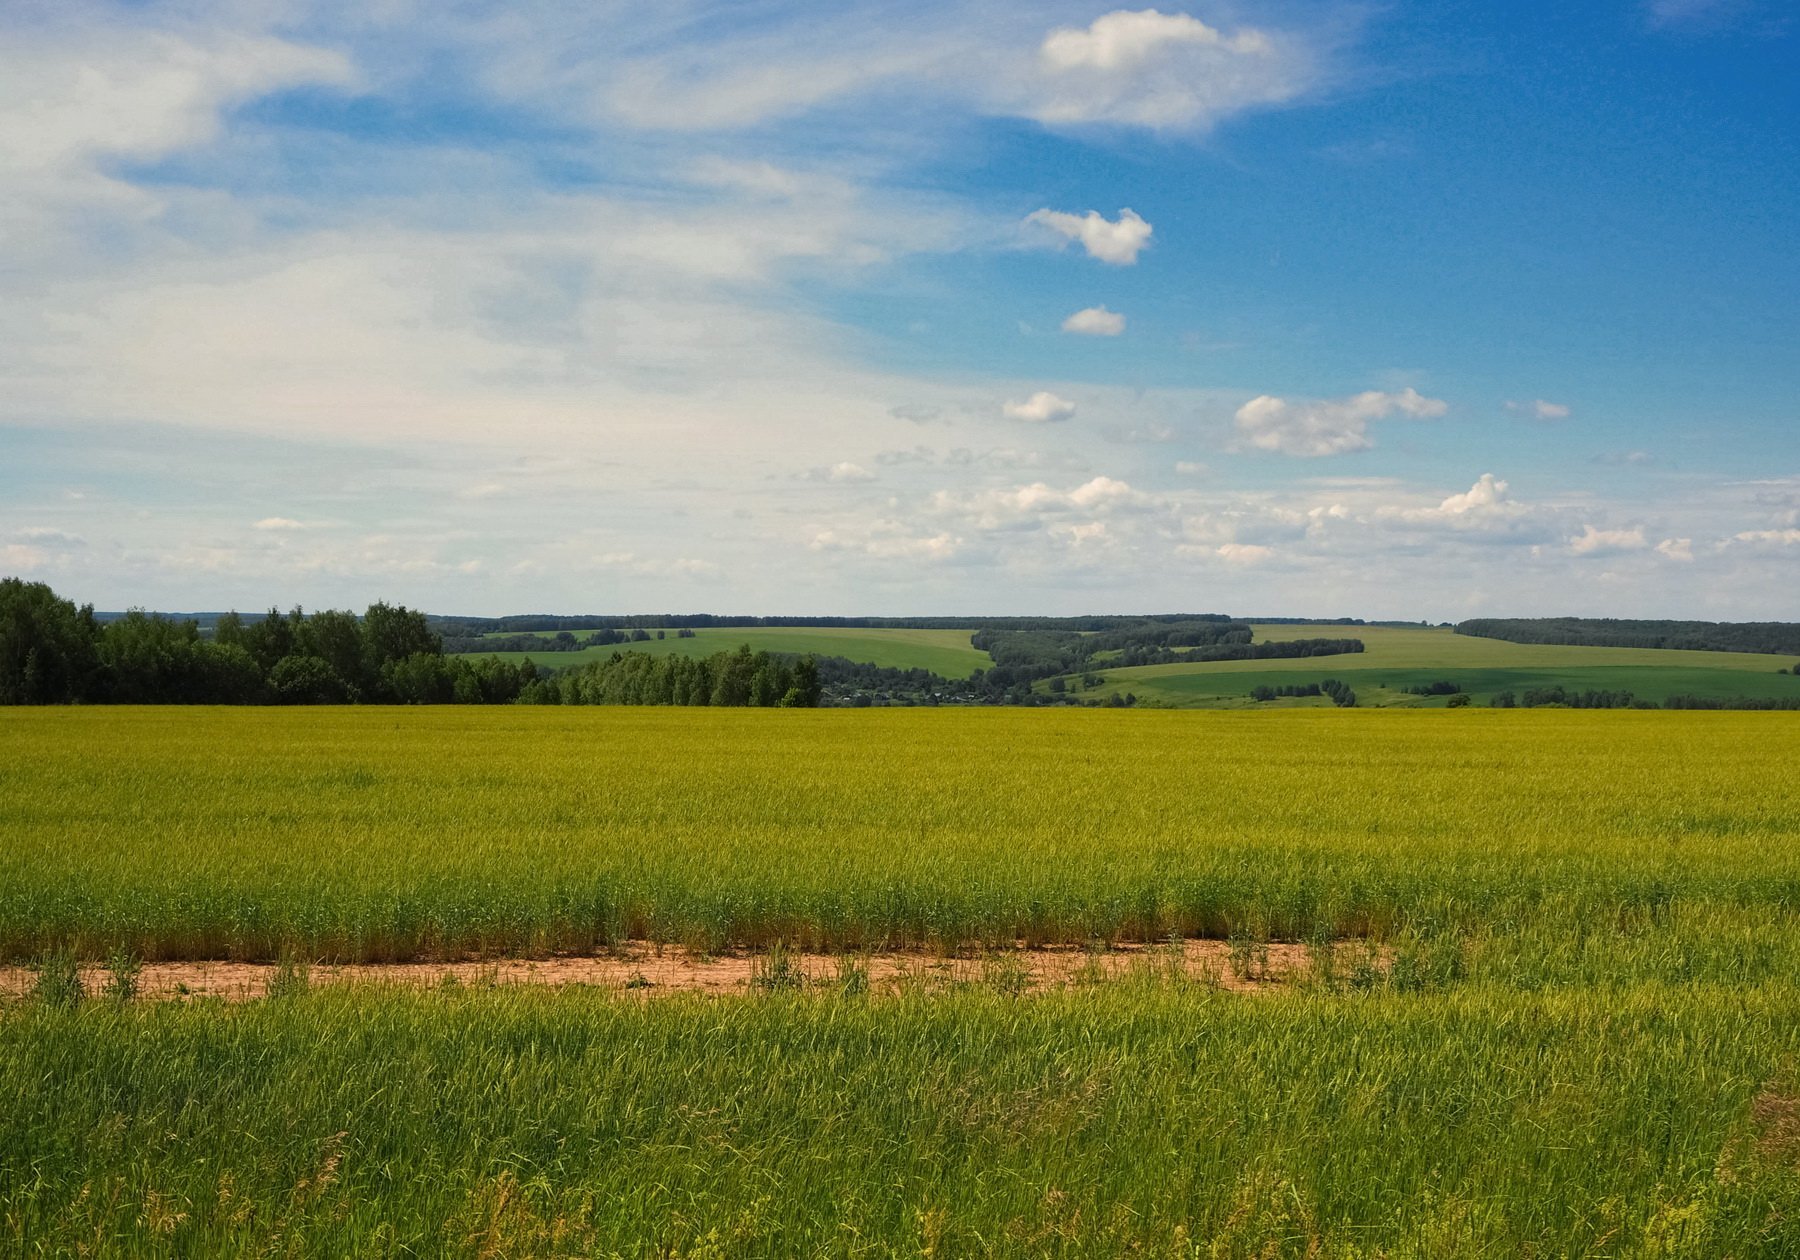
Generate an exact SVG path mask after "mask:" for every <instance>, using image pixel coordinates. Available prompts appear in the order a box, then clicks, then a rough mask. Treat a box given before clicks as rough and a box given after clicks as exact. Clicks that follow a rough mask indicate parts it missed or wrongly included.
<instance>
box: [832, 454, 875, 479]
mask: <svg viewBox="0 0 1800 1260" xmlns="http://www.w3.org/2000/svg"><path fill="white" fill-rule="evenodd" d="M820 471H821V473H822V476H821V478H820V479H821V480H824V481H835V482H840V483H844V484H849V483H853V482H859V481H873V480H875V474H874V473H872V472H870V471H869V470H868V469H866V468H864V467H863V466H862V465H861V464H853V463H851V462H850V461H849V460H844V461H842V462H840V463H836V464H833V465H832V466H831V467H829V468H826V469H822V470H820Z"/></svg>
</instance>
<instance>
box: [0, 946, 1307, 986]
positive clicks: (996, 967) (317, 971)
mask: <svg viewBox="0 0 1800 1260" xmlns="http://www.w3.org/2000/svg"><path fill="white" fill-rule="evenodd" d="M787 964H788V966H789V967H790V968H791V969H793V970H792V971H791V972H790V973H789V975H790V976H791V975H793V974H794V973H795V972H797V973H798V975H799V976H800V977H802V978H803V979H802V983H803V984H804V985H806V986H815V987H824V986H838V985H840V984H842V983H843V979H844V975H845V969H846V968H847V967H849V966H856V967H860V968H861V969H862V970H863V971H864V973H865V974H866V976H867V980H868V984H869V986H870V987H871V988H874V989H895V988H899V987H902V986H905V985H908V984H916V985H922V986H925V987H927V988H931V987H941V988H949V987H953V986H955V985H958V984H983V985H987V986H990V987H996V988H1003V989H1007V990H1010V991H1019V992H1024V991H1031V990H1042V989H1053V988H1064V987H1069V986H1073V985H1080V984H1090V983H1097V982H1103V981H1109V980H1119V979H1124V978H1128V977H1131V976H1147V975H1151V976H1161V977H1164V978H1174V977H1177V976H1185V977H1187V978H1189V979H1192V980H1197V981H1202V982H1205V983H1210V984H1215V985H1217V986H1218V987H1220V988H1224V989H1230V990H1234V991H1239V992H1252V991H1255V990H1258V989H1264V988H1268V987H1271V986H1275V985H1280V984H1283V983H1287V982H1291V981H1292V980H1294V979H1295V978H1296V977H1297V976H1299V975H1302V974H1304V973H1305V972H1307V971H1308V970H1309V969H1310V967H1311V958H1310V955H1309V953H1308V950H1307V948H1306V946H1304V945H1293V944H1270V945H1266V946H1258V947H1257V948H1256V951H1255V953H1254V954H1253V956H1252V957H1251V958H1249V959H1245V958H1244V956H1243V955H1242V954H1241V953H1240V954H1239V955H1238V956H1237V957H1236V958H1235V959H1234V958H1233V956H1232V951H1231V948H1230V946H1229V945H1227V944H1226V943H1225V942H1224V941H1187V942H1184V943H1183V944H1181V945H1180V946H1166V945H1159V946H1148V947H1147V946H1142V945H1122V946H1115V947H1113V948H1112V949H1109V950H1106V951H1103V952H1088V951H1085V950H1081V949H1074V948H1062V949H1056V948H1052V949H1035V950H1025V949H1019V950H1003V951H999V952H996V953H992V954H988V955H984V956H981V957H978V958H938V957H935V956H933V955H928V954H916V953H905V954H873V955H837V954H790V955H788V956H787ZM768 966H769V959H768V956H767V955H764V954H743V953H740V954H726V955H717V956H707V957H695V956H693V955H690V954H688V953H687V952H686V951H684V950H681V949H679V948H663V949H660V950H659V949H655V948H653V947H651V946H649V945H647V944H635V945H630V946H627V947H624V948H622V949H620V950H618V951H617V952H616V953H613V954H606V955H600V956H596V957H555V958H542V959H535V960H521V959H497V960H496V959H489V960H483V961H467V962H450V963H439V962H429V963H424V962H422V963H356V964H347V965H342V966H329V965H314V966H311V967H309V968H308V969H307V980H308V983H309V984H311V985H313V986H319V985H339V984H405V985H416V986H420V987H431V986H434V985H446V984H450V983H458V984H464V985H470V986H487V985H515V984H536V985H587V986H592V987H598V988H605V989H619V990H628V991H634V992H640V993H643V994H645V995H647V996H654V995H657V994H666V993H692V992H699V993H714V994H730V993H744V992H749V991H751V990H752V989H753V988H755V987H757V981H758V979H759V978H763V979H764V981H765V983H766V982H767V978H768ZM278 971H279V968H278V966H277V965H276V964H274V963H239V962H157V963H146V964H144V967H143V970H142V972H141V973H140V974H139V976H138V993H139V995H140V996H141V997H144V998H150V999H167V998H180V997H220V998H225V999H227V1000H231V1001H242V1000H245V999H248V998H256V997H262V996H264V995H266V994H267V993H268V990H269V983H270V981H271V980H272V979H274V978H275V977H276V975H277V974H278ZM107 979H108V973H107V971H106V969H105V968H104V967H99V966H90V967H83V968H82V981H83V983H84V984H85V986H86V988H87V991H88V992H89V993H90V994H97V993H99V992H100V991H101V990H102V988H103V987H104V986H105V984H106V982H107ZM34 982H35V973H34V972H33V971H32V970H31V969H30V968H29V967H0V994H4V995H8V996H15V997H17V996H23V995H24V994H26V993H29V992H30V991H31V989H32V986H33V984H34Z"/></svg>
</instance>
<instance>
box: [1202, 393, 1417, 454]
mask: <svg viewBox="0 0 1800 1260" xmlns="http://www.w3.org/2000/svg"><path fill="white" fill-rule="evenodd" d="M1448 409H1449V408H1448V405H1447V404H1445V403H1444V402H1443V401H1442V400H1440V399H1436V398H1426V397H1425V396H1424V395H1422V394H1420V393H1419V392H1418V391H1417V390H1414V389H1411V388H1410V387H1409V388H1407V389H1404V390H1401V391H1400V392H1398V393H1386V392H1383V391H1381V390H1369V391H1368V392H1366V393H1361V394H1356V395H1354V396H1352V397H1350V398H1328V399H1311V400H1298V401H1294V402H1290V401H1288V400H1287V399H1285V398H1276V397H1273V396H1271V395H1268V394H1264V395H1261V396H1260V397H1257V398H1252V399H1251V400H1250V401H1249V402H1247V403H1245V404H1244V405H1243V406H1242V407H1239V408H1238V411H1237V429H1238V433H1239V434H1240V435H1241V437H1242V440H1243V442H1244V444H1245V445H1247V446H1249V447H1251V448H1252V449H1255V450H1260V451H1275V452H1277V453H1279V454H1282V455H1296V456H1302V457H1309V458H1311V457H1317V456H1322V455H1342V454H1345V453H1346V452H1349V451H1364V450H1368V449H1369V448H1370V447H1372V446H1374V445H1375V443H1374V441H1373V440H1372V439H1371V438H1370V437H1369V424H1370V422H1371V421H1375V420H1386V419H1388V418H1390V417H1393V416H1401V417H1405V418H1407V419H1412V420H1434V419H1436V418H1437V417H1439V416H1441V415H1443V414H1444V413H1445V411H1447V410H1448Z"/></svg>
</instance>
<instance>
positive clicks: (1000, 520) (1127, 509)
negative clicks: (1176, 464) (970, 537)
mask: <svg viewBox="0 0 1800 1260" xmlns="http://www.w3.org/2000/svg"><path fill="white" fill-rule="evenodd" d="M1156 505H1157V504H1156V500H1155V499H1154V498H1153V497H1152V496H1151V495H1148V494H1145V493H1144V492H1142V491H1140V490H1138V489H1136V488H1135V487H1133V486H1132V485H1131V484H1130V483H1129V482H1125V481H1120V480H1119V479H1117V478H1115V477H1106V476H1100V477H1093V478H1090V479H1089V480H1087V481H1085V482H1083V483H1081V484H1080V485H1078V486H1075V487H1074V488H1072V489H1068V490H1064V489H1060V488H1058V487H1056V486H1052V485H1050V484H1048V483H1047V482H1042V481H1034V482H1032V483H1031V484H1029V485H1022V486H1010V487H1004V488H992V489H983V490H975V491H956V490H939V491H937V492H936V493H935V494H933V495H932V496H931V500H930V503H929V504H928V507H927V510H928V511H929V512H930V513H932V514H933V515H936V516H941V517H950V518H954V519H955V520H957V521H959V522H961V523H962V524H963V525H965V526H966V527H968V528H971V529H975V530H979V531H983V532H996V531H997V532H1011V531H1019V530H1031V529H1037V528H1039V527H1040V526H1041V525H1042V524H1043V523H1044V521H1045V520H1046V519H1047V518H1054V517H1062V516H1069V515H1080V516H1086V517H1090V518H1096V517H1102V516H1110V515H1114V514H1118V513H1126V514H1130V513H1138V512H1143V511H1146V510H1149V509H1153V508H1154V507H1156Z"/></svg>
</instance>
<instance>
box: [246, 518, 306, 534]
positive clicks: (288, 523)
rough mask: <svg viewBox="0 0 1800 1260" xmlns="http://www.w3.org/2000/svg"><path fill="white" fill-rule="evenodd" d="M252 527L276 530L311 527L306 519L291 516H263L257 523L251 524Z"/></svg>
mask: <svg viewBox="0 0 1800 1260" xmlns="http://www.w3.org/2000/svg"><path fill="white" fill-rule="evenodd" d="M251 528H252V529H261V530H268V531H271V532H276V531H287V530H296V529H307V528H309V527H308V525H307V524H306V522H305V521H296V520H294V519H293V518H291V517H287V516H265V517H263V518H262V520H260V521H258V522H256V524H255V525H253V526H251Z"/></svg>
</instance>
